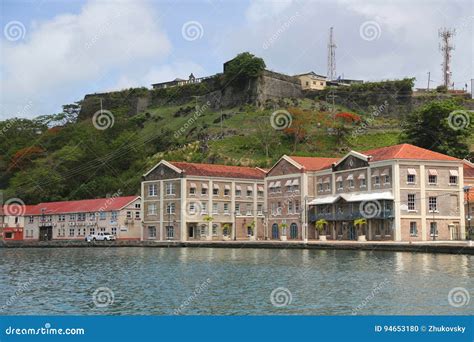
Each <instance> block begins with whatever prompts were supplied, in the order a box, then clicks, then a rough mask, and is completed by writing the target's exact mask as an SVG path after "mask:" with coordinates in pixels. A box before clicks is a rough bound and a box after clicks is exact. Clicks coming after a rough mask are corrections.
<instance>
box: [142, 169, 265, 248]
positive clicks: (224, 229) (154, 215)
mask: <svg viewBox="0 0 474 342" xmlns="http://www.w3.org/2000/svg"><path fill="white" fill-rule="evenodd" d="M264 177H265V171H264V170H262V169H259V168H252V167H241V166H226V165H215V164H197V163H187V162H168V161H166V160H162V161H160V162H159V163H158V164H157V165H156V166H154V167H153V168H152V169H151V170H150V171H148V172H147V173H146V174H145V175H144V176H143V181H142V185H141V194H142V215H143V233H142V239H143V240H156V241H163V240H177V241H193V240H230V239H232V240H255V239H263V238H264V224H265V222H264V221H265V216H264V198H265V187H264Z"/></svg>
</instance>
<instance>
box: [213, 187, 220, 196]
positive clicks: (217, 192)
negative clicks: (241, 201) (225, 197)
mask: <svg viewBox="0 0 474 342" xmlns="http://www.w3.org/2000/svg"><path fill="white" fill-rule="evenodd" d="M212 194H213V195H214V196H218V195H219V188H214V189H212Z"/></svg>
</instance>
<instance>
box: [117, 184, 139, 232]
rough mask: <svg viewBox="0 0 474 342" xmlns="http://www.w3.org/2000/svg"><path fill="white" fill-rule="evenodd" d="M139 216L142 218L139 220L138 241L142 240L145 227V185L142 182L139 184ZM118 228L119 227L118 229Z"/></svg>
mask: <svg viewBox="0 0 474 342" xmlns="http://www.w3.org/2000/svg"><path fill="white" fill-rule="evenodd" d="M140 195H141V196H140V217H141V218H142V220H141V223H140V224H141V229H140V241H143V235H144V232H143V230H144V229H145V225H144V222H145V185H144V184H143V182H142V183H141V184H140ZM119 230H120V229H119Z"/></svg>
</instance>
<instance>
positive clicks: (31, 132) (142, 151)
mask: <svg viewBox="0 0 474 342" xmlns="http://www.w3.org/2000/svg"><path fill="white" fill-rule="evenodd" d="M183 88H185V87H183ZM194 90H195V89H188V90H186V89H174V90H173V91H174V92H176V91H180V92H183V91H184V92H185V94H186V96H184V97H183V96H181V97H179V101H162V102H159V101H156V102H154V104H153V103H151V104H148V105H147V106H145V107H144V109H143V110H141V111H138V112H136V113H133V112H131V111H130V103H131V102H130V101H127V100H126V99H127V98H129V96H130V93H140V92H144V91H146V90H143V89H136V90H133V89H132V90H125V91H123V92H122V93H121V94H120V93H115V94H114V96H113V97H115V98H116V101H114V100H113V99H112V100H111V99H110V98H109V100H108V102H104V109H107V110H110V112H111V115H112V119H113V125H112V126H110V127H108V126H107V127H108V128H106V129H103V130H102V129H97V128H96V127H95V126H97V122H96V125H95V126H94V122H93V118H91V117H90V115H84V116H82V117H81V116H79V118H78V113H79V107H78V106H69V107H67V108H66V111H65V113H62V114H61V115H56V116H47V117H40V118H37V119H35V120H16V119H12V120H8V121H4V122H0V132H2V133H3V137H4V139H2V140H1V141H0V189H4V190H3V192H4V198H11V197H18V198H21V199H22V200H23V201H25V202H26V203H38V202H40V201H53V200H67V199H82V198H93V197H100V196H106V195H108V194H113V193H117V192H120V193H121V194H124V195H129V194H137V193H139V189H140V186H139V185H140V180H141V175H142V174H143V173H144V172H145V171H146V170H147V169H148V168H150V167H151V166H153V165H154V164H155V163H156V162H158V161H159V160H160V159H162V158H166V159H168V160H177V161H178V160H181V161H184V160H185V161H193V162H209V163H224V164H233V165H251V166H260V167H269V166H271V165H272V164H273V163H274V162H275V161H276V160H277V159H278V158H279V157H280V156H281V155H283V154H297V155H308V156H309V155H311V156H331V157H332V156H341V155H343V154H344V153H346V152H347V151H348V150H350V149H355V150H361V151H363V150H366V149H371V148H376V147H382V146H388V145H391V144H396V143H398V142H399V141H400V139H401V138H400V133H401V127H402V125H403V116H399V117H397V116H394V115H386V114H387V111H388V110H389V109H388V108H387V107H384V106H383V104H382V105H378V106H371V107H370V108H369V107H365V108H364V109H360V108H359V109H358V108H357V106H355V105H354V103H352V105H351V104H350V103H348V102H346V103H344V105H343V104H340V105H337V104H336V106H335V107H332V104H331V101H327V99H325V98H321V97H317V96H316V97H313V96H306V97H305V98H301V99H295V98H292V99H281V100H279V101H268V102H267V103H266V104H265V106H264V107H263V108H262V107H259V108H257V107H255V106H253V105H249V104H242V105H240V106H238V107H231V108H219V109H216V108H212V107H211V106H210V104H209V103H208V102H204V101H203V100H202V99H201V98H194V99H193V97H192V96H193V91H194ZM113 97H112V98H113ZM124 99H125V100H124ZM173 99H174V98H173ZM132 102H133V101H132ZM338 102H339V101H338ZM346 105H347V107H346ZM276 110H288V111H289V112H290V113H291V115H292V119H293V121H292V125H291V126H290V128H289V129H285V130H277V129H274V128H273V127H272V125H271V118H272V113H273V112H275V111H276ZM406 110H407V111H410V110H412V109H411V108H406ZM341 112H344V113H346V114H350V115H352V116H350V115H349V116H347V117H346V116H344V115H342V116H339V117H338V116H336V113H341ZM472 142H473V139H472V138H471V147H472ZM471 150H472V148H471Z"/></svg>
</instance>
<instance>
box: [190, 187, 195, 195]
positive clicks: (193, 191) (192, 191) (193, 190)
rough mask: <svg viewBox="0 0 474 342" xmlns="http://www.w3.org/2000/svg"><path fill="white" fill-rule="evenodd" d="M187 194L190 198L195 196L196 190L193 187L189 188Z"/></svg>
mask: <svg viewBox="0 0 474 342" xmlns="http://www.w3.org/2000/svg"><path fill="white" fill-rule="evenodd" d="M189 194H190V195H191V196H194V195H196V188H195V187H190V188H189Z"/></svg>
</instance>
